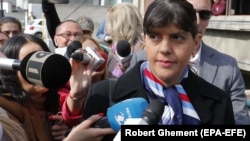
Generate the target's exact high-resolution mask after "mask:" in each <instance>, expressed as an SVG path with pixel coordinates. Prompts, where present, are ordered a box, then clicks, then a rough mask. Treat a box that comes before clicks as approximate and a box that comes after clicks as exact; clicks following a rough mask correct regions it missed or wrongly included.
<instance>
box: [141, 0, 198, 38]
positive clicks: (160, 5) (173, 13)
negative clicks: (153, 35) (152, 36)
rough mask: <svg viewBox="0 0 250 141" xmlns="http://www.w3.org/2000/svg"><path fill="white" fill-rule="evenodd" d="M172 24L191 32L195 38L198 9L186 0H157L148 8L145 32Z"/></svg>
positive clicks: (144, 26) (145, 17)
mask: <svg viewBox="0 0 250 141" xmlns="http://www.w3.org/2000/svg"><path fill="white" fill-rule="evenodd" d="M170 24H174V25H176V26H177V27H178V28H180V29H182V30H184V31H187V32H191V34H192V36H193V38H194V37H195V36H196V34H197V33H198V29H197V17H196V11H195V9H194V8H193V6H192V4H190V3H189V2H187V1H186V0H155V1H153V2H152V3H151V4H150V5H149V6H148V8H147V11H146V13H145V16H144V21H143V32H144V34H147V33H149V32H151V30H152V29H153V28H161V27H165V26H168V25H170Z"/></svg>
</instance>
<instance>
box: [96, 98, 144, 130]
mask: <svg viewBox="0 0 250 141" xmlns="http://www.w3.org/2000/svg"><path fill="white" fill-rule="evenodd" d="M147 105H148V102H147V101H146V100H145V99H144V98H130V99H126V100H124V101H121V102H119V103H116V104H114V105H113V106H111V107H110V108H108V110H107V117H103V118H101V119H100V120H98V121H97V122H96V123H95V124H94V125H93V127H97V128H108V127H111V128H112V129H113V130H114V131H116V132H118V131H119V130H120V127H121V125H123V124H124V122H125V121H126V120H127V119H128V118H141V117H142V113H143V111H144V109H145V108H146V107H147Z"/></svg>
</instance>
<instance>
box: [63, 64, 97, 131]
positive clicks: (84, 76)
mask: <svg viewBox="0 0 250 141" xmlns="http://www.w3.org/2000/svg"><path fill="white" fill-rule="evenodd" d="M93 61H94V60H91V61H90V62H89V63H88V65H83V64H82V63H81V62H77V61H75V60H73V59H70V62H71V68H72V74H71V77H70V84H69V85H70V91H69V93H68V96H67V97H66V100H65V101H64V103H63V106H62V113H63V114H62V116H63V120H64V121H65V123H66V124H67V125H68V126H69V127H72V126H74V125H76V124H78V123H79V122H80V120H81V118H82V112H83V106H84V102H85V98H86V95H87V92H88V89H89V87H90V85H91V83H92V70H93Z"/></svg>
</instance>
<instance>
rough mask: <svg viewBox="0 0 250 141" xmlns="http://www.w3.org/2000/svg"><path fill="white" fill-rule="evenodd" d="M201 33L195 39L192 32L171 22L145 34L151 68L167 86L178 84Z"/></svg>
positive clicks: (195, 48)
mask: <svg viewBox="0 0 250 141" xmlns="http://www.w3.org/2000/svg"><path fill="white" fill-rule="evenodd" d="M199 41H200V35H197V36H196V38H195V39H193V37H192V35H191V33H190V32H186V31H183V30H181V29H179V28H177V27H176V26H175V25H173V24H171V25H169V26H166V27H162V28H155V29H153V30H152V32H151V33H148V34H146V36H145V45H146V52H147V57H148V61H149V64H150V68H151V70H152V72H153V73H154V75H155V76H156V77H157V78H158V79H160V80H161V81H162V82H163V83H164V84H165V86H172V85H174V84H176V83H177V82H178V81H179V79H180V77H181V75H182V73H183V71H184V68H185V67H186V66H187V64H188V61H189V59H190V57H191V55H192V54H194V52H196V50H197V47H198V43H199Z"/></svg>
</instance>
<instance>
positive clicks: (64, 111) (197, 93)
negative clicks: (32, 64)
mask: <svg viewBox="0 0 250 141" xmlns="http://www.w3.org/2000/svg"><path fill="white" fill-rule="evenodd" d="M214 1H215V2H213V3H212V2H211V0H161V1H159V0H155V1H152V3H150V4H149V6H148V7H147V10H146V12H145V14H144V16H143V17H142V15H141V14H140V12H139V9H138V8H137V7H136V6H134V5H133V4H131V3H127V2H123V3H118V4H115V5H113V6H111V7H109V8H107V13H106V19H105V20H104V21H103V24H102V25H101V26H100V28H99V29H98V31H97V33H96V34H94V28H95V27H94V21H93V20H92V19H91V18H90V17H88V16H86V15H82V16H80V17H79V18H77V19H75V20H72V19H67V20H63V21H61V20H60V18H59V16H58V14H57V11H56V8H55V4H53V3H50V2H48V0H42V10H43V12H44V15H45V18H46V24H47V25H46V26H47V29H48V32H49V35H50V37H51V39H53V43H54V46H55V52H56V53H57V52H60V55H63V56H64V57H65V58H66V59H67V62H68V63H69V65H70V68H71V69H70V70H71V74H70V77H69V79H68V80H67V82H65V83H64V84H63V85H62V86H60V87H59V88H56V89H54V88H49V87H46V86H43V85H41V84H40V83H31V82H30V81H29V80H27V78H25V76H23V74H22V73H21V72H20V70H19V69H11V70H10V69H0V91H1V95H0V131H4V132H3V133H2V134H0V139H5V140H8V141H16V140H25V141H27V140H29V141H56V140H57V141H89V140H93V141H100V140H102V141H111V140H113V138H114V136H115V135H116V133H117V132H116V131H115V130H113V129H112V128H110V127H104V128H94V127H93V124H95V123H96V122H97V121H98V120H100V119H101V118H103V117H105V116H107V111H108V109H109V108H110V107H111V106H112V105H114V104H117V103H120V102H122V101H124V100H126V99H131V98H143V99H145V100H146V101H147V103H150V102H152V101H154V100H157V101H159V102H161V103H163V104H164V110H163V114H162V115H161V117H160V120H159V121H158V122H157V124H159V125H250V116H249V113H248V109H247V97H246V94H245V85H244V81H243V77H242V74H241V72H240V69H239V67H238V64H237V61H236V59H235V58H233V57H231V56H229V55H226V54H223V53H221V52H219V51H217V50H215V49H213V48H212V47H210V46H208V45H207V44H206V43H205V42H204V41H203V40H202V39H203V36H205V32H206V28H207V26H208V24H209V19H210V18H211V16H212V14H213V10H214V8H213V6H212V5H213V4H214V3H216V2H217V0H214ZM221 1H224V0H221ZM124 21H126V22H124ZM94 35H96V37H95V36H94ZM96 38H99V40H101V41H99V40H97V39H96ZM122 40H123V41H124V40H125V41H127V43H128V44H129V48H130V50H131V52H130V55H131V59H129V66H126V67H123V66H122V65H121V64H120V62H119V61H118V60H119V59H121V58H123V57H124V56H122V57H121V56H119V54H118V53H117V47H118V44H119V42H120V41H122ZM103 42H105V43H107V45H108V48H110V49H106V48H103V47H102V43H103ZM89 49H90V50H89ZM62 50H63V53H61V51H62ZM37 51H43V52H51V50H50V49H49V47H48V45H47V44H46V43H45V42H44V41H43V40H42V39H41V38H38V37H35V36H33V35H28V34H23V31H22V28H21V24H20V21H19V20H18V19H16V18H14V17H3V18H1V19H0V56H1V58H5V59H6V58H9V59H15V60H23V59H25V57H26V56H28V55H30V54H31V53H33V52H37ZM70 51H71V52H70ZM68 52H70V55H69V56H67V54H68ZM53 54H54V53H53ZM93 54H94V55H93ZM55 55H58V54H55ZM94 56H95V57H94ZM1 58H0V61H1ZM100 58H102V59H104V62H103V63H102V64H101V65H100V66H98V68H97V69H94V68H95V66H96V65H98V64H96V60H97V59H100ZM21 65H22V64H21ZM20 67H23V66H20ZM39 79H42V78H39ZM183 97H184V98H183ZM134 108H135V109H136V108H137V107H134ZM11 132H15V134H11ZM0 133H1V132H0Z"/></svg>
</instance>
